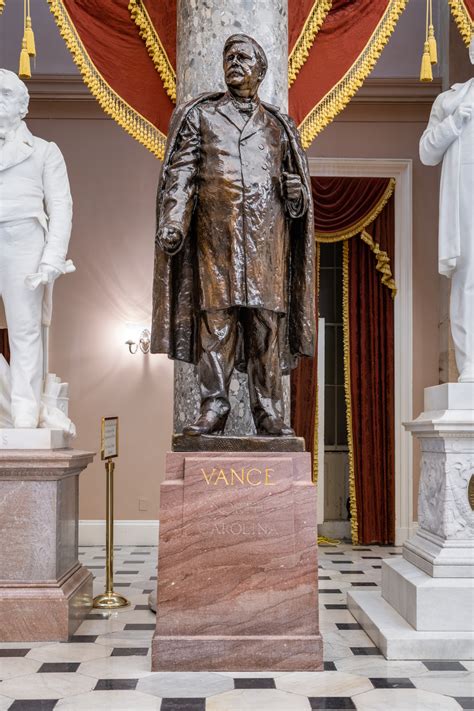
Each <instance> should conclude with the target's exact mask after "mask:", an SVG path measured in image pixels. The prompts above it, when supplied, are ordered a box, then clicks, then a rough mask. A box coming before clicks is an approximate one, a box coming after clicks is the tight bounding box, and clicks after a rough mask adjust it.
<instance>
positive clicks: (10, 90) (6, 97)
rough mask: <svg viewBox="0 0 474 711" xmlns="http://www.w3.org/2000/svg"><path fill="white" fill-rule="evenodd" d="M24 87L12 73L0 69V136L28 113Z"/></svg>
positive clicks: (27, 100) (26, 94)
mask: <svg viewBox="0 0 474 711" xmlns="http://www.w3.org/2000/svg"><path fill="white" fill-rule="evenodd" d="M29 100H30V97H29V94H28V89H27V88H26V85H25V84H24V83H23V82H22V81H21V79H19V78H18V77H17V75H16V74H15V73H14V72H10V71H8V69H0V135H2V134H5V133H6V132H7V131H11V130H12V129H13V128H15V126H16V125H18V124H19V123H20V121H21V119H23V118H24V117H25V116H26V114H27V113H28V102H29Z"/></svg>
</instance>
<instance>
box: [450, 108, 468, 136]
mask: <svg viewBox="0 0 474 711" xmlns="http://www.w3.org/2000/svg"><path fill="white" fill-rule="evenodd" d="M471 116H472V104H460V105H459V106H458V108H457V109H456V111H455V112H454V114H453V121H454V125H455V126H456V128H457V130H458V131H462V129H463V128H464V124H465V123H467V122H468V121H469V120H470V119H471Z"/></svg>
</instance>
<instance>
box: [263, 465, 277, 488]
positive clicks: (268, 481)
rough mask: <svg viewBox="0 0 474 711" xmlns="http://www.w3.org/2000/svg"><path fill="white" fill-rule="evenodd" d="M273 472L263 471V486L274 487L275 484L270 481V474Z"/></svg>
mask: <svg viewBox="0 0 474 711" xmlns="http://www.w3.org/2000/svg"><path fill="white" fill-rule="evenodd" d="M274 471H275V470H274V469H265V486H275V482H274V481H270V472H272V473H273V472H274Z"/></svg>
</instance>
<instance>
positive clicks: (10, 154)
mask: <svg viewBox="0 0 474 711" xmlns="http://www.w3.org/2000/svg"><path fill="white" fill-rule="evenodd" d="M32 153H33V136H32V134H31V133H30V131H29V130H28V128H27V126H26V123H24V122H23V121H22V122H21V124H20V127H19V128H18V130H17V132H16V134H15V135H14V136H13V138H12V139H11V140H8V141H6V142H5V143H4V144H3V147H2V148H0V171H1V170H6V169H7V168H11V167H12V166H14V165H18V163H22V162H23V161H24V160H26V159H27V158H29V157H30V155H31V154H32Z"/></svg>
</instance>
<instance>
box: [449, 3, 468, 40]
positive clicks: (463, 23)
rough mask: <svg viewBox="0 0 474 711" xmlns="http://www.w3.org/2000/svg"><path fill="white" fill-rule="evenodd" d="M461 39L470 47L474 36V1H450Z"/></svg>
mask: <svg viewBox="0 0 474 711" xmlns="http://www.w3.org/2000/svg"><path fill="white" fill-rule="evenodd" d="M448 1H449V5H450V7H451V14H452V16H453V18H454V20H455V22H456V25H457V26H458V29H459V32H460V33H461V37H462V38H463V40H464V42H465V44H466V45H469V43H470V41H471V37H472V36H473V35H474V0H448Z"/></svg>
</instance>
